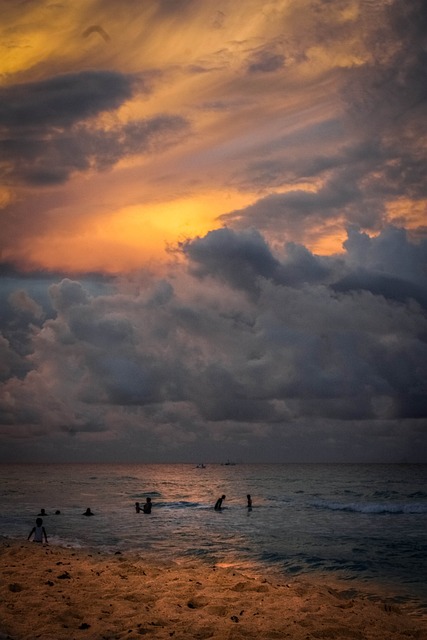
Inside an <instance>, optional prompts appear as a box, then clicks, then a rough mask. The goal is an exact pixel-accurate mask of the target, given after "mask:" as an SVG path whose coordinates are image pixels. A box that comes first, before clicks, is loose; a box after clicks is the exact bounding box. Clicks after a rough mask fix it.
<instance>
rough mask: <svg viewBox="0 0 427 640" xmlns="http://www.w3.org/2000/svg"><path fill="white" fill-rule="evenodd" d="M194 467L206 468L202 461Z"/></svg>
mask: <svg viewBox="0 0 427 640" xmlns="http://www.w3.org/2000/svg"><path fill="white" fill-rule="evenodd" d="M196 469H206V466H205V465H204V464H203V462H202V463H201V464H197V465H196Z"/></svg>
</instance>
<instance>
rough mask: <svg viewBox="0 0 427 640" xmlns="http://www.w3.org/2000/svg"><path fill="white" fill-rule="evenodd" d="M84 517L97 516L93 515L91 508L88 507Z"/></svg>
mask: <svg viewBox="0 0 427 640" xmlns="http://www.w3.org/2000/svg"><path fill="white" fill-rule="evenodd" d="M82 515H84V516H94V515H95V514H94V513H92V511H91V510H90V507H88V508H87V509H86V511H85V512H84V513H83V514H82Z"/></svg>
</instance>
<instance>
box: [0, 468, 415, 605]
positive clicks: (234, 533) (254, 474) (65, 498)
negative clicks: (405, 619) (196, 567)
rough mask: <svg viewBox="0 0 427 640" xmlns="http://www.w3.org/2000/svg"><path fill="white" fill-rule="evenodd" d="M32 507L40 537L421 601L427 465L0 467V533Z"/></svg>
mask: <svg viewBox="0 0 427 640" xmlns="http://www.w3.org/2000/svg"><path fill="white" fill-rule="evenodd" d="M248 493H249V494H251V496H252V502H253V507H252V510H249V509H248V508H247V501H246V495H247V494H248ZM222 494H225V495H226V499H225V500H224V503H223V506H224V508H223V510H222V511H220V512H216V511H215V510H214V509H213V505H214V503H215V501H216V499H217V498H218V497H219V496H221V495H222ZM147 496H149V497H151V499H152V503H153V509H152V513H151V514H150V515H146V514H143V513H139V514H138V513H136V511H135V506H134V505H135V502H137V501H138V502H140V503H144V502H145V498H146V497H147ZM87 507H90V508H91V510H92V511H93V512H94V514H95V515H94V517H92V518H86V517H83V516H82V514H83V512H84V511H85V510H86V508H87ZM42 508H43V509H45V510H46V512H47V514H48V515H47V516H46V517H44V519H43V520H44V525H45V528H46V531H47V534H48V537H49V543H50V544H51V545H62V546H71V547H76V548H82V547H83V548H90V549H95V550H96V549H98V550H103V551H108V552H112V553H114V552H119V551H120V552H123V553H124V552H126V553H129V552H130V553H134V554H136V555H138V556H140V557H145V556H146V555H147V557H148V558H149V557H150V554H155V555H156V557H157V558H159V559H164V560H166V561H167V560H168V559H174V560H176V559H179V560H180V561H185V560H186V559H188V560H189V561H190V560H191V559H192V558H198V559H202V560H205V561H207V562H209V563H216V564H220V565H223V566H233V567H235V568H236V570H246V571H249V572H250V571H252V572H258V573H259V572H262V571H263V570H269V571H274V572H276V573H280V574H281V575H283V576H284V577H285V579H290V578H291V577H293V576H307V577H310V575H311V576H313V577H314V576H315V577H316V579H317V578H320V579H323V578H324V579H325V580H327V578H328V577H331V576H333V577H336V578H339V579H342V580H346V581H348V583H349V585H353V586H355V585H357V587H358V588H360V587H361V586H362V587H363V585H365V587H367V588H381V589H386V590H387V591H388V592H389V593H390V594H392V595H393V597H394V598H395V599H396V601H402V602H408V601H409V602H411V603H414V604H416V605H417V606H419V607H422V608H424V609H426V610H427V581H426V577H427V570H426V569H427V562H426V560H427V538H426V534H427V465H410V464H402V465H382V464H371V465H357V464H236V465H233V464H225V465H209V464H208V465H206V467H205V468H197V466H196V465H189V464H155V465H154V464H153V465H149V464H144V465H124V464H122V465H111V464H105V465H103V464H93V465H90V464H68V465H66V464H63V465H3V466H0V513H1V529H0V535H2V536H4V537H8V538H13V539H21V540H25V539H26V538H27V536H28V533H29V532H30V529H31V528H32V527H33V525H34V522H35V518H36V516H37V515H38V514H39V512H40V510H41V509H42ZM57 510H59V511H60V514H58V515H55V512H56V511H57Z"/></svg>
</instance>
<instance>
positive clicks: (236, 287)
mask: <svg viewBox="0 0 427 640" xmlns="http://www.w3.org/2000/svg"><path fill="white" fill-rule="evenodd" d="M182 250H183V252H184V255H185V256H186V257H187V259H188V261H189V263H190V266H191V269H190V274H188V273H187V274H186V273H185V272H184V271H182V272H181V271H180V270H176V269H175V270H174V275H173V277H171V278H170V279H167V278H163V279H157V278H155V277H154V276H153V277H152V278H151V279H150V278H148V279H147V277H146V276H145V277H144V281H143V282H144V285H143V286H139V287H131V288H129V287H127V286H125V287H123V288H122V286H121V284H120V283H117V289H116V290H115V291H113V290H112V291H110V292H104V293H100V292H98V293H97V294H95V295H94V294H92V293H90V292H89V291H88V290H87V289H86V288H85V287H84V286H82V284H81V283H80V282H78V281H73V280H70V279H64V280H62V281H61V282H59V283H54V284H52V285H51V287H50V289H49V292H50V296H51V305H52V306H53V307H54V309H55V310H56V315H53V316H51V317H49V318H43V317H41V316H40V313H41V310H40V308H39V305H38V304H35V302H34V301H32V296H31V291H30V289H29V290H28V291H26V292H25V294H24V293H23V292H22V291H23V289H22V287H21V288H20V291H17V292H16V294H15V295H14V297H13V304H14V305H15V308H16V310H17V312H23V313H24V314H26V313H30V314H32V316H33V317H38V318H39V320H38V324H37V325H35V326H33V328H32V329H31V331H29V337H28V340H29V344H30V345H31V349H30V351H29V352H28V355H27V356H26V358H25V360H26V363H27V369H26V370H24V369H22V370H21V375H20V377H18V376H16V375H13V371H15V370H17V369H19V367H20V362H22V358H21V357H20V356H19V354H18V353H17V352H16V351H15V350H14V348H13V345H12V342H11V341H7V340H4V339H2V340H1V341H0V349H1V350H2V354H3V356H4V357H3V360H2V362H3V363H4V364H3V368H2V371H1V374H2V379H3V382H2V387H1V394H0V399H1V400H0V414H1V418H0V421H1V424H2V425H3V427H2V430H3V433H10V437H14V436H16V435H17V434H18V433H21V434H22V433H25V434H26V435H25V438H24V439H26V438H32V437H34V433H35V432H38V431H40V432H41V433H49V434H55V433H59V432H64V433H73V434H74V436H75V437H79V434H80V433H82V434H84V433H94V434H96V433H100V434H103V433H108V432H109V433H110V436H111V437H113V438H115V439H117V447H118V450H120V447H121V444H120V443H121V441H122V439H123V438H124V439H125V440H126V438H127V437H128V436H127V435H126V434H129V433H132V434H133V435H132V437H133V438H135V440H136V441H140V440H141V442H142V440H144V439H145V440H146V441H149V442H150V447H151V446H152V447H154V449H156V448H157V449H156V450H157V451H158V452H159V451H160V452H161V451H163V450H167V449H168V447H170V438H171V434H173V440H174V443H175V444H174V446H177V447H178V449H179V448H180V447H181V446H182V447H184V449H185V445H184V443H188V442H189V441H191V442H193V444H194V447H196V449H197V450H199V451H202V450H205V449H204V447H205V446H209V447H211V448H213V450H217V447H218V450H221V446H222V444H221V443H223V444H224V443H226V442H229V443H234V445H233V446H237V445H238V444H239V443H240V445H241V446H242V447H244V448H245V450H246V449H247V451H248V452H250V451H252V455H254V456H255V457H256V454H255V452H256V451H257V449H258V446H259V442H260V441H263V442H265V445H264V446H265V447H267V450H268V451H269V452H270V453H269V455H270V459H273V458H274V451H275V447H277V446H278V443H279V442H281V443H283V442H284V441H286V442H288V446H289V447H291V448H292V446H293V444H292V441H291V440H289V441H288V434H289V429H291V428H295V425H299V427H298V429H301V430H302V431H301V433H300V434H299V436H298V438H297V439H296V440H295V442H300V444H301V443H302V442H305V445H304V447H305V454H303V453H302V450H300V453H301V455H310V456H312V459H319V456H320V457H322V455H323V453H324V451H323V444H322V438H323V435H322V434H326V435H325V437H327V438H333V439H334V441H337V443H340V444H337V447H338V449H339V450H340V451H344V450H345V446H344V444H343V438H344V439H345V440H346V442H347V448H348V449H349V450H351V449H352V443H353V442H354V443H356V442H359V443H360V442H362V441H364V442H365V450H366V449H369V452H370V453H369V456H370V459H375V458H377V459H381V457H382V456H383V457H384V455H385V456H386V458H387V459H388V460H390V459H399V456H401V453H402V450H403V449H405V450H406V441H407V439H410V438H411V434H416V437H417V438H418V439H420V438H421V440H422V438H423V430H422V426H421V425H422V423H423V421H424V423H425V421H426V419H427V415H426V399H427V388H426V385H425V380H426V379H427V368H426V367H427V316H426V313H425V311H424V310H423V309H422V307H421V306H420V305H419V304H417V303H416V302H415V301H414V299H410V298H409V297H408V296H404V295H402V291H403V288H402V283H401V282H398V278H397V276H396V275H393V274H396V273H397V272H398V271H399V266H400V265H402V268H403V272H402V273H404V275H405V278H406V284H407V287H408V290H409V291H410V289H411V286H412V287H414V286H415V285H416V286H417V287H418V288H419V290H421V289H423V291H424V295H425V293H426V285H425V281H424V284H423V285H422V284H420V283H421V282H422V281H423V277H424V275H425V266H426V253H425V246H423V245H419V244H415V243H413V242H411V241H410V239H409V238H408V237H407V236H406V235H405V234H402V232H401V230H399V229H393V228H390V229H388V230H387V231H385V232H384V233H383V234H380V235H379V236H377V237H375V238H370V237H368V236H367V235H366V234H363V233H361V232H357V231H356V230H355V229H352V230H351V233H350V236H349V239H348V243H347V252H346V253H345V254H344V255H343V256H341V257H340V258H338V257H330V258H322V259H320V258H319V257H317V256H315V255H313V254H311V253H310V252H309V251H308V250H307V249H306V248H305V247H303V246H299V245H295V244H289V245H287V246H285V247H283V250H281V251H279V250H276V251H273V249H272V247H271V246H270V245H268V243H267V242H266V241H265V239H264V238H263V237H262V236H261V235H260V234H259V233H257V232H254V231H247V232H240V233H239V232H236V231H231V230H228V229H223V230H218V231H217V232H210V233H209V234H207V235H206V236H205V237H204V238H199V239H197V240H194V241H192V242H187V243H185V244H184V245H182ZM379 274H382V276H383V277H387V276H388V278H389V280H388V285H389V288H388V289H387V291H384V287H383V288H381V287H379V288H378V290H375V289H374V288H373V287H372V281H373V279H375V277H378V275H379ZM356 277H358V278H359V280H358V281H357V283H358V287H357V288H353V287H350V286H347V287H345V286H344V285H343V280H345V278H347V280H348V282H351V281H352V279H353V280H354V279H355V278H356ZM393 287H395V290H394V291H393ZM254 292H256V295H255V294H254ZM313 423H315V424H316V425H317V426H316V428H314V429H312V426H311V427H309V425H312V424H313ZM380 423H381V424H384V425H386V424H387V425H389V426H388V427H387V428H384V434H383V435H381V433H380V432H379V431H378V430H377V427H378V425H379V424H380ZM347 424H349V425H353V427H352V428H353V430H354V433H353V432H351V433H349V432H347V427H345V425H347ZM291 425H294V426H293V427H291ZM369 425H370V429H371V436H369V435H368V431H369V429H368V426H369ZM391 428H392V429H393V433H394V435H393V438H390V429H391ZM147 429H148V430H149V431H150V434H151V435H150V436H149V435H148V433H147ZM272 430H274V431H272ZM309 434H310V435H309ZM372 434H375V436H374V435H372ZM414 437H415V435H414ZM313 439H314V441H316V443H317V445H316V447H315V448H314V450H316V448H317V450H318V456H317V458H316V455H315V454H314V450H313V453H312V454H308V451H309V449H310V447H309V445H308V442H309V441H313ZM179 443H181V444H179ZM266 443H269V444H266ZM295 446H297V445H296V444H295ZM299 446H300V445H298V447H299ZM301 446H302V444H301ZM298 447H297V448H298ZM184 449H183V450H184ZM338 449H337V451H338ZM298 450H299V449H298ZM384 450H386V453H385V454H384ZM322 451H323V453H322ZM357 451H358V452H359V453H358V454H357V455H356V454H355V457H356V458H357V457H358V455H360V451H361V449H360V448H358V449H357ZM124 456H125V458H126V454H124Z"/></svg>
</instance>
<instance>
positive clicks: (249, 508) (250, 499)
mask: <svg viewBox="0 0 427 640" xmlns="http://www.w3.org/2000/svg"><path fill="white" fill-rule="evenodd" d="M246 498H247V499H248V511H252V498H251V494H250V493H248V495H247V496H246Z"/></svg>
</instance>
